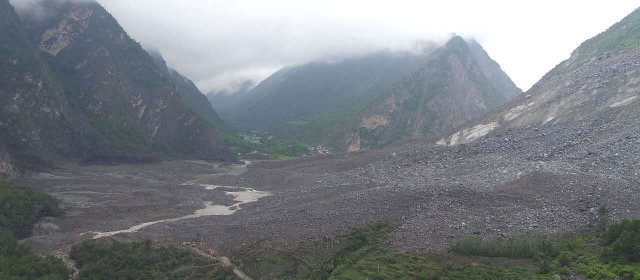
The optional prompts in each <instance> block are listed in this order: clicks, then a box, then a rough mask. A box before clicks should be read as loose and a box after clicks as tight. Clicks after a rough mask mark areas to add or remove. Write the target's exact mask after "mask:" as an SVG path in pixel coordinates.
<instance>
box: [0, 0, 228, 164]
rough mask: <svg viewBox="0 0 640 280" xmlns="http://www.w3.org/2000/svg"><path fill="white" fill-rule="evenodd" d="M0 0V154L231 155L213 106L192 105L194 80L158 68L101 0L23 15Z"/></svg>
mask: <svg viewBox="0 0 640 280" xmlns="http://www.w3.org/2000/svg"><path fill="white" fill-rule="evenodd" d="M0 3H2V5H1V6H0V7H1V11H0V12H2V20H1V21H0V30H1V31H0V32H1V33H2V34H1V35H0V36H3V40H2V41H1V43H0V46H1V47H2V53H1V55H2V66H1V67H0V71H2V74H3V75H2V77H1V78H0V79H3V80H5V81H3V83H2V84H1V85H0V93H1V94H0V98H2V101H3V102H2V104H3V107H2V108H3V110H2V114H3V115H2V120H3V124H2V126H1V128H0V129H2V130H3V132H2V136H1V137H2V140H3V141H2V143H3V144H2V145H3V146H4V147H2V150H3V151H4V155H2V156H0V158H10V160H7V161H8V162H12V164H11V165H18V166H20V167H22V168H24V169H32V168H35V167H36V166H48V165H51V164H52V163H54V162H56V161H58V160H72V161H74V160H87V159H98V160H99V159H101V158H110V157H119V156H122V155H123V154H124V155H126V154H130V155H135V154H148V153H164V154H183V155H197V156H200V157H203V158H209V159H220V160H233V158H234V155H233V154H232V153H231V152H229V151H228V149H227V148H226V146H225V145H224V144H223V143H222V142H221V140H220V139H219V138H220V137H219V133H218V131H217V130H216V128H215V127H214V125H212V124H211V123H210V122H209V121H208V120H206V119H205V117H204V116H207V115H206V114H207V113H208V114H210V115H208V116H209V117H211V118H212V119H213V118H215V117H216V115H215V112H213V114H211V112H204V111H203V112H204V113H202V112H195V111H196V110H194V109H192V108H190V107H189V105H188V104H187V103H189V102H188V99H187V98H184V96H186V95H188V94H189V93H188V92H189V91H190V90H193V88H191V86H192V84H191V83H190V82H188V81H187V80H186V79H183V78H184V77H178V76H177V75H176V73H173V74H172V73H171V72H169V71H168V70H167V69H166V68H162V67H160V66H158V65H157V64H156V63H155V62H154V59H153V58H152V57H151V56H150V55H149V54H148V53H147V52H146V51H144V50H143V49H142V47H141V46H140V44H138V43H137V42H135V41H134V40H133V39H131V38H130V37H129V36H128V35H127V33H126V32H125V31H124V30H123V29H122V27H120V25H119V24H118V22H117V21H116V20H115V19H114V18H113V17H112V16H111V15H110V14H109V13H108V12H107V11H106V10H105V9H104V8H103V7H101V6H100V5H99V4H98V3H97V2H93V1H83V2H76V1H73V2H72V1H63V2H61V1H41V2H39V4H40V5H41V8H42V14H40V13H38V14H37V15H36V14H30V13H29V12H25V13H24V14H22V15H21V17H19V16H18V15H17V14H16V13H15V11H14V9H13V8H12V7H11V6H10V4H9V3H8V1H7V0H2V1H0ZM43 15H44V16H43ZM177 78H180V79H177ZM179 92H183V93H185V95H182V94H180V93H179ZM191 95H193V93H191ZM202 97H203V98H204V96H202ZM205 104H206V103H205ZM205 110H206V109H205ZM44 139H46V141H45V140H44ZM1 154H2V153H0V155H1ZM0 166H5V164H0ZM6 166H8V165H6ZM7 173H8V172H7Z"/></svg>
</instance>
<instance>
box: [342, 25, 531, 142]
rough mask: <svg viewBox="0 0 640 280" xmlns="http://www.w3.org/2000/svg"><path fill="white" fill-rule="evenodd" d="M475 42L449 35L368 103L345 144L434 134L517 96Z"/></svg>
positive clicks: (391, 140) (478, 115) (507, 81)
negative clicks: (424, 59)
mask: <svg viewBox="0 0 640 280" xmlns="http://www.w3.org/2000/svg"><path fill="white" fill-rule="evenodd" d="M474 44H476V45H475V46H474V48H475V51H472V49H471V48H470V46H469V44H467V42H466V41H464V40H463V39H462V38H460V37H454V38H452V39H451V40H450V41H449V42H448V43H447V44H446V45H445V46H443V47H441V48H440V49H438V50H436V51H434V52H433V53H432V54H431V55H430V56H429V58H428V59H427V62H426V63H425V65H424V66H423V67H422V69H421V70H419V71H417V72H415V73H413V74H412V75H410V76H409V77H407V78H406V79H405V80H403V81H402V82H401V83H398V84H396V85H395V86H394V87H393V88H391V89H390V90H389V91H388V92H387V94H386V95H384V96H383V98H381V99H379V100H378V101H377V102H375V103H373V104H372V106H370V108H369V109H368V110H367V111H366V112H365V113H364V116H363V117H362V120H361V122H360V124H359V126H360V127H359V128H358V129H356V130H355V131H354V132H353V134H352V135H351V136H348V137H347V142H346V146H348V147H350V148H349V149H350V150H353V148H354V147H356V146H357V147H359V148H376V147H382V146H385V145H387V144H389V143H391V142H393V141H395V140H398V139H400V138H403V137H422V136H435V135H439V134H442V133H445V132H447V131H448V130H450V129H452V128H453V127H456V126H458V125H460V124H461V123H463V122H465V121H468V120H471V119H474V118H478V117H480V116H482V115H483V114H485V113H486V112H488V111H489V110H491V109H493V108H495V107H496V106H499V105H501V104H503V103H505V102H507V101H508V100H509V99H511V98H513V97H514V96H516V95H517V94H519V93H520V90H519V89H518V88H517V87H516V86H515V84H513V82H511V80H510V79H509V78H508V76H507V75H506V74H505V73H504V72H502V70H501V69H500V67H499V65H498V64H497V63H495V61H493V60H491V58H489V57H488V55H486V53H485V52H484V50H482V48H481V47H480V46H479V45H477V43H474ZM356 139H357V140H358V142H359V143H358V145H353V144H354V143H352V142H353V141H354V140H356Z"/></svg>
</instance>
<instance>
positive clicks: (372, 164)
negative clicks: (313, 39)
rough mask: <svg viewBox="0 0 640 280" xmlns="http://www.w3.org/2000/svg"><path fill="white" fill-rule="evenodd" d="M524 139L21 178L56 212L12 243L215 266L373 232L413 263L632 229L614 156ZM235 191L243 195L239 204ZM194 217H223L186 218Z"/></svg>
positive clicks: (629, 182)
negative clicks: (361, 230)
mask: <svg viewBox="0 0 640 280" xmlns="http://www.w3.org/2000/svg"><path fill="white" fill-rule="evenodd" d="M547 129H554V128H553V127H551V128H547ZM527 131H532V132H531V133H543V132H541V131H538V130H535V129H529V130H527ZM576 131H578V128H576ZM531 133H529V134H526V133H518V132H517V131H516V132H514V133H513V134H511V135H507V136H504V135H503V136H497V137H488V138H486V139H485V140H483V141H482V142H480V143H478V144H471V145H462V146H457V147H441V146H433V145H417V146H405V147H395V148H390V149H387V150H382V151H369V152H359V153H349V154H334V155H326V156H318V157H311V158H303V159H295V160H288V161H263V162H257V163H254V164H251V165H249V167H248V171H247V172H244V171H245V169H246V168H245V167H244V166H235V167H224V166H219V165H218V164H215V163H208V162H202V161H185V160H183V161H167V162H163V163H157V164H147V165H117V166H81V167H78V166H74V167H68V168H65V169H60V170H57V171H54V172H52V173H51V174H33V175H30V176H26V177H23V178H21V179H19V180H18V181H19V183H22V184H25V185H28V186H32V187H34V188H40V189H41V190H44V191H46V192H48V193H51V194H53V195H54V196H56V197H58V198H60V199H61V200H62V202H63V206H64V208H65V211H66V214H65V215H63V216H61V217H57V218H49V219H47V220H45V221H43V222H41V223H39V224H38V225H36V230H35V231H34V235H33V237H31V238H29V239H28V240H27V241H26V242H27V243H28V244H29V245H30V246H31V247H32V248H33V249H34V250H36V251H39V252H43V253H44V252H56V251H61V250H62V251H64V250H68V248H69V247H70V246H71V245H73V244H75V243H77V242H79V241H81V240H85V239H91V238H94V237H96V236H98V237H101V236H104V237H111V234H104V233H108V232H113V231H121V230H127V229H129V231H131V232H125V233H121V234H117V235H114V236H113V237H114V238H116V239H126V240H142V239H147V238H149V239H152V240H155V241H158V242H160V243H161V244H167V245H180V244H181V243H182V242H185V241H197V242H203V244H204V245H203V246H204V247H206V248H212V249H213V250H215V251H216V252H218V253H219V254H221V255H225V256H241V255H243V254H246V252H251V251H260V250H271V251H283V250H290V249H296V248H304V247H305V246H306V247H308V246H311V244H315V246H317V244H325V245H326V247H327V248H330V247H331V246H332V245H333V242H334V241H333V240H334V237H335V236H336V235H338V234H341V233H345V232H348V231H349V230H350V229H352V228H354V227H359V226H367V225H372V224H375V223H377V222H386V223H388V224H394V225H397V227H396V229H395V230H394V231H393V232H391V233H390V234H389V238H388V239H387V245H388V246H389V247H390V248H393V249H398V250H401V251H417V252H425V251H439V250H444V249H446V248H447V246H448V245H450V244H451V243H452V242H454V241H456V240H460V239H461V238H463V237H465V236H468V235H479V236H484V237H489V238H496V237H504V236H511V235H517V234H521V233H526V232H545V233H566V232H577V231H585V230H586V231H588V230H593V229H594V228H595V226H596V224H597V221H598V220H599V216H598V215H599V214H598V212H599V209H602V208H606V209H607V210H608V212H609V213H610V216H611V218H612V219H616V220H617V219H621V218H637V217H640V203H638V201H640V184H639V183H638V182H639V180H638V178H639V177H638V174H637V173H634V172H635V171H634V167H633V166H634V163H633V162H632V161H625V160H624V159H625V158H624V156H625V155H620V156H619V161H618V162H616V164H610V163H608V162H607V161H605V159H607V158H609V156H613V153H614V151H612V152H600V153H599V154H596V155H590V154H589V151H584V149H581V150H577V149H576V150H572V148H571V146H564V144H563V140H562V139H558V140H549V141H547V142H542V141H539V143H541V144H540V146H530V145H529V146H524V145H523V144H521V143H530V139H527V138H531V137H537V136H536V135H534V134H531ZM565 135H567V132H566V131H565ZM568 135H569V136H571V134H570V133H569V134H568ZM565 139H571V138H570V137H569V138H565ZM554 141H555V142H554ZM630 141H632V142H630V143H631V144H630V145H629V146H625V145H624V144H617V146H618V148H619V149H620V153H622V152H623V151H624V150H625V149H628V147H631V148H634V149H635V148H636V146H635V144H634V143H635V142H633V141H635V140H634V139H631V140H630ZM606 143H608V144H611V142H610V141H609V142H606ZM543 144H544V145H545V146H544V147H543V146H542V145H543ZM560 146H562V147H563V149H559V148H558V147H560ZM625 147H626V148H625ZM590 148H591V149H593V150H595V148H596V147H590ZM611 150H612V149H606V150H605V149H600V150H597V151H611ZM609 153H611V155H609ZM239 193H245V194H250V193H253V196H251V194H250V195H249V199H248V200H243V199H247V198H246V197H244V198H242V196H243V195H241V194H239ZM255 194H260V195H258V196H255ZM236 200H243V201H252V202H249V203H244V204H239V205H238V201H236ZM234 204H235V206H234ZM205 205H209V206H212V205H217V206H219V207H220V208H221V209H223V210H225V211H226V212H224V211H223V213H222V214H220V213H219V212H215V211H214V213H213V214H211V213H210V214H211V215H202V216H194V213H198V211H199V210H200V209H203V208H205ZM238 206H239V208H240V209H239V210H238V209H237V207H238ZM216 213H217V214H216ZM185 216H186V217H188V218H184V219H181V218H180V217H185ZM155 221H161V222H158V223H152V222H155ZM145 223H149V224H145ZM136 225H146V226H144V227H137V228H136V227H134V226H136ZM132 227H134V228H132ZM101 234H102V235H101ZM232 261H234V262H235V260H232Z"/></svg>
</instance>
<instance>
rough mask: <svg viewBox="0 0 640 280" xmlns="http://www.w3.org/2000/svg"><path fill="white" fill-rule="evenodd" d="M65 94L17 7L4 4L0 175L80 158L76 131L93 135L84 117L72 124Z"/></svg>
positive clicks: (0, 10) (0, 5)
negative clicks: (32, 41) (64, 156)
mask: <svg viewBox="0 0 640 280" xmlns="http://www.w3.org/2000/svg"><path fill="white" fill-rule="evenodd" d="M70 111H71V110H70V108H69V105H68V104H67V102H66V100H65V96H64V92H63V90H62V87H61V86H60V84H59V83H58V82H57V81H56V80H55V79H54V78H53V76H52V73H51V71H50V69H49V68H48V66H47V65H46V63H45V62H44V61H43V60H42V59H40V58H39V57H38V56H37V53H36V50H35V49H34V48H33V47H31V45H30V43H29V41H28V38H27V34H26V32H25V31H24V29H23V28H22V23H21V22H20V19H19V17H18V15H17V14H16V13H15V11H14V9H13V7H12V6H11V5H10V4H9V2H8V1H7V0H1V1H0V176H2V175H13V174H15V169H16V167H17V168H32V167H34V166H35V165H43V164H44V165H47V164H49V163H50V162H51V161H53V160H55V156H54V155H56V154H70V155H76V156H78V154H79V153H81V152H82V149H83V146H85V145H83V143H81V141H79V139H78V135H77V131H78V130H82V129H84V130H85V131H84V132H85V134H86V136H87V137H88V138H90V137H91V135H92V133H91V131H90V130H88V129H86V127H87V124H86V123H85V122H84V121H83V120H82V119H79V118H76V120H75V121H72V119H73V117H75V116H73V113H72V112H70Z"/></svg>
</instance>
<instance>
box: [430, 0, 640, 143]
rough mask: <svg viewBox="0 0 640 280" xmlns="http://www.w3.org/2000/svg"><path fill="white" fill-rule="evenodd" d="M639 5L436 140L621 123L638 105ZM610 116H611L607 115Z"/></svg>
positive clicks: (466, 140) (462, 140)
mask: <svg viewBox="0 0 640 280" xmlns="http://www.w3.org/2000/svg"><path fill="white" fill-rule="evenodd" d="M639 45H640V10H636V11H634V12H633V13H632V14H630V15H629V16H627V17H626V18H625V19H623V20H622V21H620V22H619V23H617V24H615V25H613V26H612V27H611V28H609V29H608V30H607V31H605V32H603V33H601V34H599V35H597V36H596V37H594V38H592V39H589V40H587V41H586V42H584V43H583V44H582V45H581V46H580V47H578V48H577V49H576V50H575V51H574V52H573V53H572V55H571V57H570V58H569V59H568V60H566V61H564V62H562V63H560V64H559V65H558V66H556V67H555V68H554V69H553V70H551V71H550V72H549V73H547V74H546V75H545V76H544V77H543V78H542V79H541V80H540V81H539V82H538V83H536V84H535V85H534V86H533V87H532V88H531V89H530V90H529V91H528V92H527V93H526V94H525V95H523V96H521V97H520V98H518V99H517V100H515V101H514V102H512V103H510V104H509V105H508V106H506V107H505V108H504V109H503V110H499V111H497V112H494V113H492V114H489V115H488V116H486V117H485V118H483V119H482V120H481V121H478V122H472V123H469V124H465V125H464V126H462V127H461V128H459V129H457V130H456V132H455V133H453V134H451V135H449V136H447V137H443V138H442V139H440V141H439V142H438V143H439V144H443V145H456V144H462V143H469V142H471V141H474V140H476V139H478V138H480V137H483V136H485V135H487V134H494V135H495V134H499V133H501V132H502V131H504V130H507V129H512V128H518V127H523V126H529V125H547V126H552V125H568V123H576V122H578V123H582V122H592V121H603V120H605V119H607V120H609V121H611V122H612V124H616V125H618V124H620V123H619V122H618V121H622V120H623V118H624V119H627V118H628V116H629V115H635V113H634V111H637V107H638V106H639V104H638V102H637V101H639V100H640V99H639V98H638V97H639V96H638V94H639V92H640V74H639V73H638V70H639V69H638V66H639V64H638V60H637V58H638V48H637V47H638V46H639ZM611 118H613V119H611Z"/></svg>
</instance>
